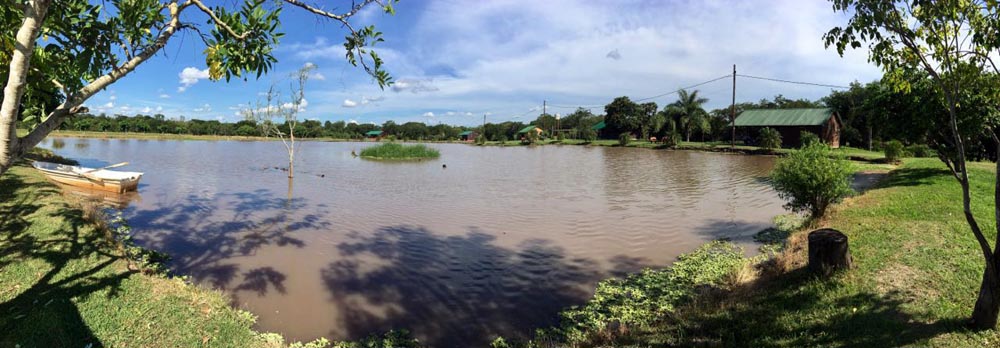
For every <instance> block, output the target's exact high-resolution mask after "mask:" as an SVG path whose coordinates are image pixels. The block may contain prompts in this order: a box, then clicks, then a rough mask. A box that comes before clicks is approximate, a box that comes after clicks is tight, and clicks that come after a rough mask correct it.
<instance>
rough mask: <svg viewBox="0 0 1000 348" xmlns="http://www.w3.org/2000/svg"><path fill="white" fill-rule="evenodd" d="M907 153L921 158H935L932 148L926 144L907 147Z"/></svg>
mask: <svg viewBox="0 0 1000 348" xmlns="http://www.w3.org/2000/svg"><path fill="white" fill-rule="evenodd" d="M906 153H908V154H910V155H911V156H913V157H919V158H924V157H931V156H934V151H933V150H931V147H930V146H927V145H924V144H913V145H910V146H907V147H906Z"/></svg>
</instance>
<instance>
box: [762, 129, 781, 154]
mask: <svg viewBox="0 0 1000 348" xmlns="http://www.w3.org/2000/svg"><path fill="white" fill-rule="evenodd" d="M757 144H759V146H760V147H761V148H762V149H765V150H771V149H777V148H780V147H781V133H778V130H776V129H774V128H768V127H765V128H764V129H761V130H760V135H759V136H758V137H757Z"/></svg>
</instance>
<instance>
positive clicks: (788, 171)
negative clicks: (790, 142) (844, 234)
mask: <svg viewBox="0 0 1000 348" xmlns="http://www.w3.org/2000/svg"><path fill="white" fill-rule="evenodd" d="M853 174H854V170H853V168H851V164H850V162H848V161H847V160H845V159H844V158H843V155H841V154H834V153H832V152H831V151H830V148H829V147H828V146H826V145H824V144H821V143H812V144H809V145H806V146H805V147H803V148H802V149H801V150H799V151H795V152H792V153H790V154H789V155H788V157H785V158H782V159H780V160H778V163H777V164H775V165H774V170H773V171H771V185H772V186H774V190H775V191H778V195H779V196H781V198H784V199H788V200H789V202H788V204H786V205H785V207H787V208H789V209H792V210H793V211H796V212H800V211H806V212H809V215H810V217H812V218H814V219H815V218H819V217H821V216H823V214H824V213H825V212H826V208H828V207H829V206H830V205H832V204H834V203H837V202H839V201H840V200H841V199H843V198H844V197H846V196H847V195H849V194H851V192H852V191H851V175H853Z"/></svg>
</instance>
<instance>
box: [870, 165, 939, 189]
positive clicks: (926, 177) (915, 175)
mask: <svg viewBox="0 0 1000 348" xmlns="http://www.w3.org/2000/svg"><path fill="white" fill-rule="evenodd" d="M938 176H946V177H949V178H950V177H951V172H949V171H948V170H947V169H943V168H901V169H897V170H895V171H893V172H892V175H889V176H888V177H887V178H885V179H884V180H882V181H881V182H880V183H879V185H878V186H877V187H895V186H920V185H930V184H932V181H933V180H934V178H935V177H938Z"/></svg>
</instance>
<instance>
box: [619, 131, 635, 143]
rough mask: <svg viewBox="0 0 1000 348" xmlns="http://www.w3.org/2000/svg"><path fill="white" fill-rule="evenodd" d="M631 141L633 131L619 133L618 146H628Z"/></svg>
mask: <svg viewBox="0 0 1000 348" xmlns="http://www.w3.org/2000/svg"><path fill="white" fill-rule="evenodd" d="M630 141H632V133H629V132H625V133H622V134H619V135H618V146H628V143H629V142H630Z"/></svg>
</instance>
